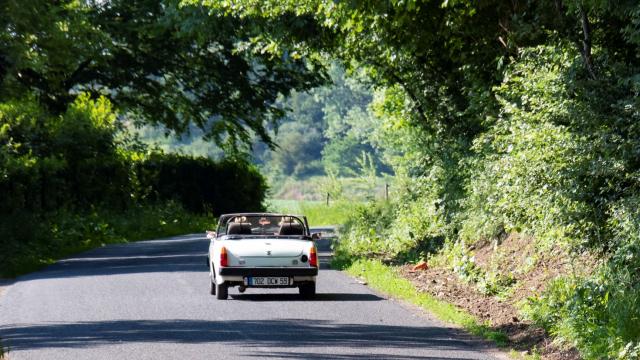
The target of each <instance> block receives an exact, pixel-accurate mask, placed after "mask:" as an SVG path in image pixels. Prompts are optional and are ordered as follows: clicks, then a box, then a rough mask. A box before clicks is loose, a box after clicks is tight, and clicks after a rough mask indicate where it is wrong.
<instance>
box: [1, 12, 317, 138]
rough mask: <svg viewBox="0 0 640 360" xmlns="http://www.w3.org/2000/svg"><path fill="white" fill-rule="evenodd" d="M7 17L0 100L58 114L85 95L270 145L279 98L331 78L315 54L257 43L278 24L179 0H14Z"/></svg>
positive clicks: (177, 124)
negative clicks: (23, 101) (275, 50)
mask: <svg viewBox="0 0 640 360" xmlns="http://www.w3.org/2000/svg"><path fill="white" fill-rule="evenodd" d="M0 14H2V16H0V28H1V29H2V31H1V32H0V101H5V100H7V99H13V98H20V97H22V96H27V95H32V94H33V95H35V96H36V97H37V98H38V101H39V102H40V103H41V104H42V105H44V106H45V107H46V108H47V110H48V111H49V112H52V113H54V114H60V113H64V112H65V111H66V109H67V106H68V105H69V104H70V103H72V102H73V101H74V99H75V96H76V95H77V94H78V92H80V91H82V92H88V93H91V94H92V95H93V96H94V97H97V96H98V95H102V96H106V97H108V98H109V99H110V100H111V101H112V102H113V103H114V104H115V106H116V107H117V108H118V109H119V110H121V111H126V112H128V114H129V116H132V117H136V118H137V119H139V120H141V121H144V122H147V123H156V124H157V123H160V124H164V125H165V126H166V127H167V128H169V129H171V130H175V131H177V132H178V133H181V132H183V131H185V130H186V129H187V128H188V126H189V125H190V124H194V125H196V126H197V127H199V128H200V129H202V130H203V131H204V132H205V134H206V135H207V136H208V137H211V138H213V139H215V140H217V141H219V142H221V141H223V140H226V141H228V142H231V143H235V142H237V141H238V140H242V141H248V140H249V138H250V135H251V133H250V131H253V132H254V133H256V134H258V136H260V137H261V138H262V139H263V140H264V141H267V142H269V141H270V139H269V137H268V135H267V133H266V132H265V131H264V125H265V123H268V122H269V121H270V120H273V119H276V118H278V117H280V116H282V115H283V111H282V109H281V108H280V107H278V106H276V105H275V100H276V99H277V97H278V96H279V95H281V94H287V93H288V92H289V91H290V90H291V89H307V88H310V87H313V86H315V85H317V84H319V83H320V82H321V81H322V79H323V74H322V71H320V70H321V69H316V67H317V66H316V65H317V62H316V61H314V60H313V59H311V58H307V59H302V58H300V57H299V56H296V55H295V52H293V51H291V52H287V54H285V55H283V56H279V57H274V56H272V55H271V54H269V53H267V52H266V51H265V49H263V48H261V47H259V46H258V45H256V44H255V43H252V42H251V40H252V39H253V40H255V39H258V38H259V37H260V36H262V34H263V32H264V31H265V29H268V28H269V27H270V26H271V24H270V22H265V21H264V20H261V19H247V18H245V19H239V18H237V17H233V16H224V15H222V14H219V13H215V12H210V11H209V10H207V9H206V8H204V7H202V6H198V5H189V6H181V5H180V4H179V1H177V0H165V1H129V0H114V1H76V0H64V1H59V2H51V1H48V0H34V1H29V2H28V3H25V2H24V1H16V0H7V1H2V2H1V3H0ZM283 20H286V19H283ZM304 25H306V24H305V23H304V22H303V23H302V24H299V21H298V22H296V24H292V26H300V27H301V28H304Z"/></svg>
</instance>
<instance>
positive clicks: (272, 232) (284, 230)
mask: <svg viewBox="0 0 640 360" xmlns="http://www.w3.org/2000/svg"><path fill="white" fill-rule="evenodd" d="M219 234H226V235H239V236H243V235H244V236H251V235H253V236H255V235H266V236H304V235H306V233H305V228H304V224H303V222H302V221H301V220H300V219H298V218H297V217H295V216H236V217H232V218H231V219H229V220H228V221H227V222H226V223H225V224H221V227H220V229H219Z"/></svg>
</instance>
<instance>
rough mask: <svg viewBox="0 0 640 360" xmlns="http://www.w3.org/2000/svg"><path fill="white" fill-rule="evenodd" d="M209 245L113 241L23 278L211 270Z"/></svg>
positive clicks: (193, 240) (197, 239) (324, 258)
mask: <svg viewBox="0 0 640 360" xmlns="http://www.w3.org/2000/svg"><path fill="white" fill-rule="evenodd" d="M208 248H209V240H208V239H206V238H204V237H203V236H201V235H188V236H180V237H175V238H170V239H165V240H153V241H140V242H134V243H128V244H122V245H110V246H107V247H104V248H98V249H93V250H90V251H87V252H84V253H82V254H79V255H77V256H75V257H73V258H68V259H63V260H60V261H58V262H57V263H55V264H53V265H51V266H48V267H47V268H45V269H44V270H42V271H38V272H35V273H32V274H29V275H27V276H25V277H22V278H19V280H35V279H51V278H70V277H84V276H108V275H118V274H133V273H155V272H208V271H209V270H208V268H207V260H206V256H207V255H206V254H207V250H208ZM318 257H319V261H320V269H329V268H330V263H331V253H320V254H319V256H318Z"/></svg>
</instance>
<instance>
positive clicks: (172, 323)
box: [0, 235, 492, 360]
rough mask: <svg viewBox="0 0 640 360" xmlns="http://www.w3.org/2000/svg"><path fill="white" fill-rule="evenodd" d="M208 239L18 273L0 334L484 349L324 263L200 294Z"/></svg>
mask: <svg viewBox="0 0 640 360" xmlns="http://www.w3.org/2000/svg"><path fill="white" fill-rule="evenodd" d="M207 246H208V240H206V239H204V238H203V237H202V236H195V235H192V236H181V237H176V238H172V239H168V240H155V241H145V242H138V243H132V244H127V245H117V246H107V247H104V248H101V249H96V250H92V251H90V252H87V253H84V254H82V255H80V256H77V257H74V258H71V259H67V260H63V261H60V262H59V263H58V264H55V265H53V266H50V267H48V268H47V269H45V270H44V271H40V272H37V273H33V274H29V275H27V276H24V277H21V278H19V279H17V281H16V283H15V284H14V285H12V286H11V287H9V288H8V289H7V290H6V291H5V292H4V294H3V295H2V296H1V297H0V338H1V339H3V343H4V344H5V347H8V348H9V350H10V353H9V358H10V360H19V359H48V360H54V359H65V360H69V359H154V360H157V359H241V358H242V359H244V358H256V359H490V358H492V357H491V356H490V355H488V353H487V352H486V350H483V349H484V348H483V346H484V345H483V344H481V343H480V342H478V341H477V340H473V339H471V338H469V337H467V336H465V335H464V334H463V333H461V332H460V331H459V330H456V329H451V328H447V327H443V326H441V325H440V324H438V323H437V322H434V321H432V320H429V319H428V318H427V317H426V316H425V315H423V314H421V313H420V312H419V311H417V310H415V309H412V308H410V307H409V306H407V305H402V304H399V303H398V302H396V301H393V300H388V299H385V298H384V297H382V296H381V295H379V294H376V293H375V292H373V291H372V290H370V289H369V288H367V287H366V286H364V285H362V284H360V283H358V282H357V281H356V280H355V279H353V278H351V277H349V276H347V275H346V274H344V273H342V272H339V271H335V270H328V269H324V270H321V272H320V275H319V278H318V295H317V297H316V298H315V299H314V300H302V299H300V298H299V297H298V295H297V289H277V290H263V289H248V290H247V292H245V293H244V294H239V293H238V292H237V289H231V290H230V295H231V296H230V299H229V300H227V301H218V300H215V297H214V296H211V295H209V280H208V270H207V268H206V260H205V253H206V249H207Z"/></svg>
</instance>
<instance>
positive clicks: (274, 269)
mask: <svg viewBox="0 0 640 360" xmlns="http://www.w3.org/2000/svg"><path fill="white" fill-rule="evenodd" d="M207 237H208V238H210V239H211V243H210V245H209V253H208V257H207V264H208V266H209V274H210V276H211V294H212V295H216V297H217V298H218V299H227V297H228V294H229V292H228V289H229V287H230V286H238V289H239V291H240V292H244V291H245V290H246V288H249V287H256V288H295V287H297V288H298V289H300V295H302V296H304V297H312V296H314V295H315V293H316V276H317V275H318V267H319V266H318V265H319V263H318V254H317V252H316V247H315V243H314V241H315V240H317V239H319V237H320V235H319V234H314V235H313V236H311V234H310V233H309V225H308V223H307V219H306V217H304V216H299V215H284V214H271V213H244V214H225V215H222V216H220V221H219V222H218V228H217V230H216V232H207Z"/></svg>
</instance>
